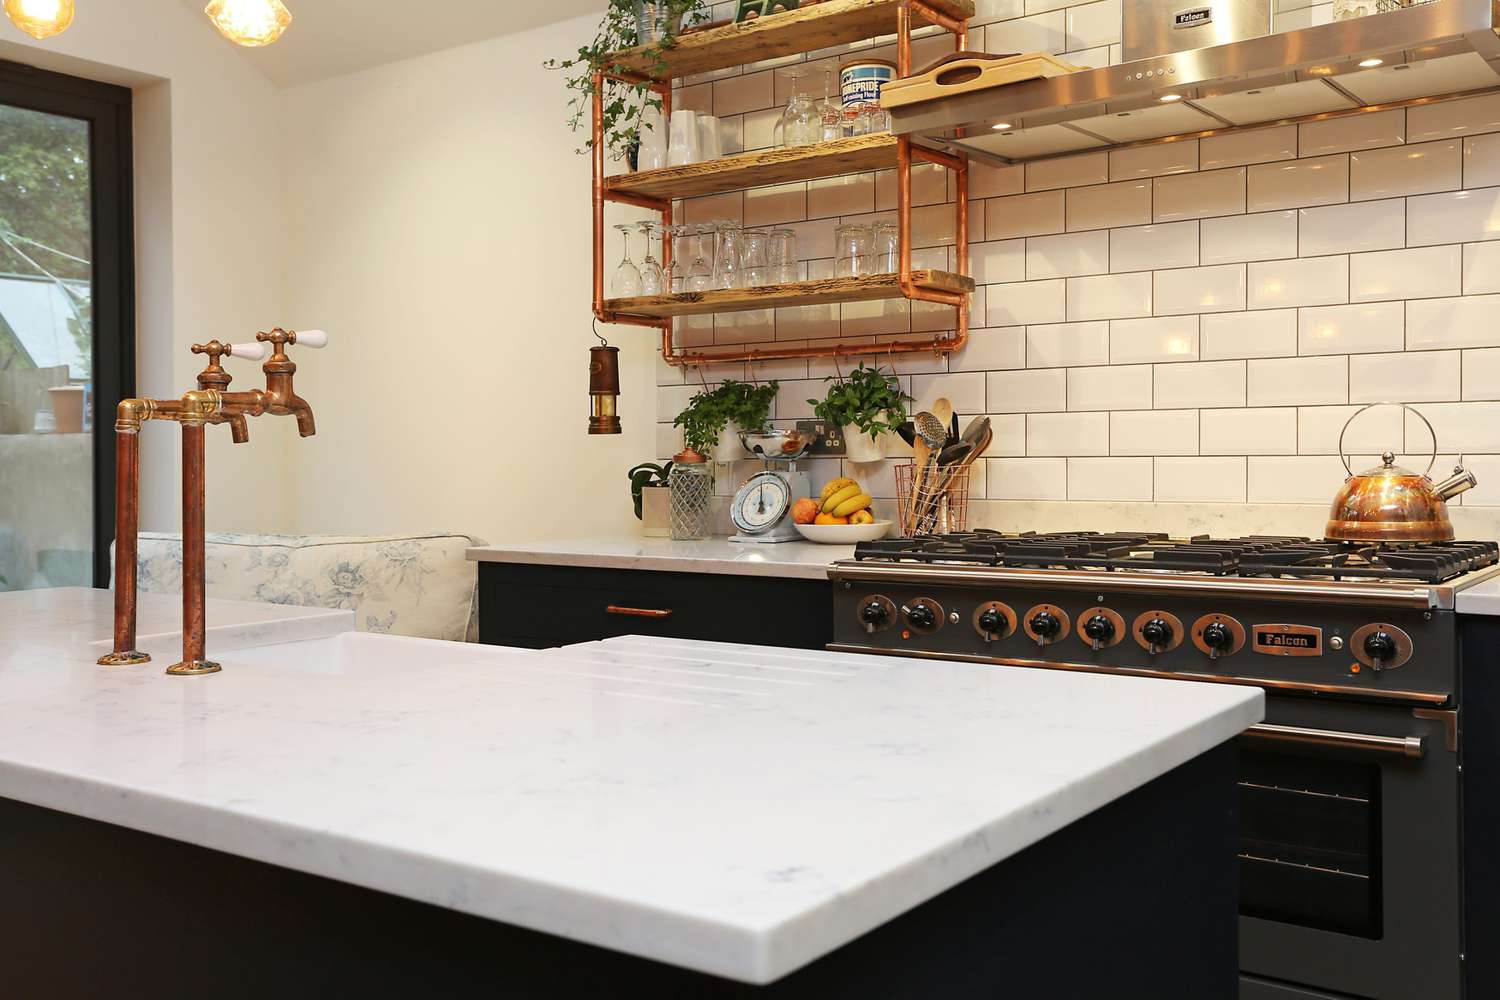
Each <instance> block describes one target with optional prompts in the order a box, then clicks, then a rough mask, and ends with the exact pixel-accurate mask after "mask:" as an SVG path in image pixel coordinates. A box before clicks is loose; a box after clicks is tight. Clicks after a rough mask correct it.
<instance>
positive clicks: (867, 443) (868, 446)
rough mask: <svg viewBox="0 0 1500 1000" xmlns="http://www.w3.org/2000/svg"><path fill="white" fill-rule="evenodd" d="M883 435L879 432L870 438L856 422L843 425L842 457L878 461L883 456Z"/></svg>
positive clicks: (850, 459)
mask: <svg viewBox="0 0 1500 1000" xmlns="http://www.w3.org/2000/svg"><path fill="white" fill-rule="evenodd" d="M885 437H886V435H884V434H880V435H878V436H876V437H875V439H874V440H871V438H870V435H868V434H866V433H864V432H863V431H861V430H860V429H859V425H857V424H845V425H844V457H845V458H846V459H848V460H849V461H851V462H879V461H882V460H884V458H885Z"/></svg>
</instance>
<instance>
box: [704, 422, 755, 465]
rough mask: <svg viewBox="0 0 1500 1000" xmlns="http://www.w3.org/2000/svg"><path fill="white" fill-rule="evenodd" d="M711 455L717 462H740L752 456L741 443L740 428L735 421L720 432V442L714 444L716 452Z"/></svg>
mask: <svg viewBox="0 0 1500 1000" xmlns="http://www.w3.org/2000/svg"><path fill="white" fill-rule="evenodd" d="M709 457H710V458H712V459H713V460H714V461H715V462H738V461H740V460H741V459H744V458H749V457H750V453H749V452H747V451H745V446H744V445H743V444H741V443H740V429H739V427H738V426H737V425H736V424H735V423H734V422H733V421H730V422H729V424H728V425H727V426H725V428H724V430H723V431H721V432H720V433H719V443H718V444H716V445H714V453H713V454H712V455H711V456H709Z"/></svg>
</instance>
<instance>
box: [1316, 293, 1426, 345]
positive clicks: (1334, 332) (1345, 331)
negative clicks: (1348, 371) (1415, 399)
mask: <svg viewBox="0 0 1500 1000" xmlns="http://www.w3.org/2000/svg"><path fill="white" fill-rule="evenodd" d="M1405 335H1406V307H1405V304H1404V303H1401V302H1364V303H1356V304H1355V305H1348V306H1316V307H1313V308H1308V309H1303V310H1301V316H1300V318H1299V323H1298V346H1299V350H1298V353H1300V354H1304V355H1311V354H1368V353H1372V352H1375V351H1399V350H1401V348H1402V347H1403V346H1404V343H1405Z"/></svg>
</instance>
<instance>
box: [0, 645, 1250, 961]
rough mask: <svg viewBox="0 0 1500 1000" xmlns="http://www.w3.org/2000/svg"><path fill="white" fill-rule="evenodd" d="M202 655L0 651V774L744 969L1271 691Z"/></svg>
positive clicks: (874, 913) (1008, 673) (109, 812)
mask: <svg viewBox="0 0 1500 1000" xmlns="http://www.w3.org/2000/svg"><path fill="white" fill-rule="evenodd" d="M219 659H220V660H221V661H222V662H223V663H224V668H225V669H224V672H223V673H221V674H215V675H211V676H207V677H192V678H173V677H167V676H165V675H163V674H162V673H161V671H160V669H159V668H157V667H154V666H153V667H145V668H139V669H128V668H127V669H103V668H99V667H97V666H95V665H94V664H93V663H92V661H91V660H89V659H84V658H77V657H71V658H70V657H68V656H62V655H58V654H56V653H49V652H46V651H45V650H41V649H39V648H37V647H32V648H30V649H20V648H15V647H7V646H4V645H3V644H0V796H5V797H8V798H12V799H16V800H20V801H24V802H30V803H33V804H36V805H40V806H44V807H48V808H53V809H60V810H64V811H67V812H70V813H74V814H78V815H83V816H87V817H90V818H93V819H97V820H103V821H106V822H110V823H115V824H120V825H123V826H127V827H132V828H135V829H139V830H145V831H147V832H151V833H155V834H160V835H163V836H167V837H173V838H177V839H179V840H184V841H189V842H192V843H197V844H202V845H204V846H207V847H211V848H215V849H218V850H222V851H229V852H231V853H234V854H238V855H241V856H245V857H249V858H253V859H256V860H260V861H264V862H269V863H273V864H277V865H282V866H285V867H288V868H293V869H297V870H301V871H305V872H311V873H315V874H318V875H323V876H326V877H330V878H334V879H339V880H342V881H345V882H350V883H354V884H358V885H362V886H367V887H370V888H374V889H378V890H382V891H385V892H390V893H395V894H398V895H402V896H406V897H409V898H413V899H417V900H421V901H425V902H428V903H433V904H437V905H441V906H446V907H450V908H453V909H456V910H460V911H463V912H466V913H470V914H475V915H478V916H481V917H486V918H490V919H494V920H500V921H505V922H507V923H511V924H515V925H519V926H523V927H528V928H531V929H534V930H539V931H543V932H547V933H552V934H557V935H561V936H564V937H568V938H572V939H575V940H579V941H584V942H588V943H591V944H595V945H599V946H602V947H606V948H611V949H615V950H618V951H622V952H627V953H631V954H635V955H640V956H644V957H647V958H651V959H656V960H659V961H664V962H669V963H673V964H676V965H680V966H685V967H688V968H693V969H697V970H700V971H704V972H708V973H713V974H717V975H720V976H726V977H730V978H733V979H737V980H741V981H745V982H751V983H766V982H770V981H773V980H775V979H778V978H780V977H781V976H784V975H786V974H787V973H789V972H792V971H793V970H795V969H797V968H799V967H800V966H802V965H804V964H806V963H808V962H810V961H813V960H814V959H816V958H818V957H820V956H822V955H825V954H827V953H828V952H830V951H832V950H834V949H835V948H837V947H839V946H841V945H843V944H845V943H847V942H849V941H851V940H854V939H855V938H857V937H859V936H861V935H863V934H865V933H867V932H868V931H870V930H872V929H873V928H875V927H877V926H879V925H881V924H883V923H885V922H887V921H889V920H891V919H892V918H894V917H896V916H897V915H899V914H901V913H903V912H905V911H906V910H908V909H910V908H911V907H913V906H915V905H917V904H919V903H921V902H923V901H925V900H927V899H930V898H932V897H933V896H935V895H937V894H939V893H941V892H943V891H944V890H946V889H948V888H950V887H952V886H954V885H956V884H958V883H960V882H962V881H964V880H966V879H968V878H970V877H972V876H974V875H975V874H977V873H978V872H980V871H982V870H984V869H985V868H987V867H989V866H991V865H993V864H995V863H996V862H998V861H1000V860H1002V859H1004V858H1006V857H1009V856H1011V855H1013V854H1015V853H1017V852H1018V851H1021V850H1022V849H1024V848H1025V847H1027V846H1029V845H1031V844H1033V843H1036V842H1037V841H1039V840H1041V839H1043V838H1045V837H1047V836H1049V835H1050V834H1052V833H1053V832H1055V831H1057V830H1058V829H1060V828H1061V827H1063V826H1065V825H1067V824H1069V823H1071V822H1073V821H1074V820H1077V819H1079V818H1080V817H1082V816H1084V815H1086V814H1087V813H1089V812H1092V811H1093V810H1095V809H1097V808H1099V807H1100V806H1103V805H1105V804H1106V803H1108V802H1110V801H1112V800H1114V799H1116V798H1118V797H1120V796H1121V795H1123V794H1125V793H1127V792H1129V791H1131V790H1133V789H1135V788H1137V787H1139V786H1140V785H1142V784H1144V783H1146V782H1148V781H1150V780H1151V779H1153V778H1155V777H1157V776H1159V775H1161V774H1163V773H1165V772H1166V771H1168V770H1170V769H1172V768H1174V767H1176V766H1178V765H1180V764H1182V763H1184V762H1186V761H1188V760H1190V759H1192V758H1193V757H1195V756H1197V755H1199V754H1201V753H1203V752H1205V751H1207V750H1208V749H1210V748H1212V747H1213V746H1215V745H1217V744H1219V743H1222V742H1223V741H1225V740H1228V739H1230V738H1232V737H1233V736H1234V735H1235V734H1237V733H1239V732H1241V731H1242V730H1243V729H1245V727H1247V726H1249V725H1251V724H1253V723H1255V722H1257V721H1259V720H1260V719H1261V718H1262V715H1263V709H1264V701H1263V698H1264V696H1263V694H1262V692H1261V691H1260V690H1259V689H1255V688H1244V687H1236V686H1229V685H1217V684H1193V683H1183V682H1178V681H1166V680H1151V679H1146V678H1125V677H1111V676H1099V675H1092V674H1084V673H1069V672H1063V671H1050V670H1027V669H1022V668H1015V669H1006V668H994V667H986V666H978V665H973V664H963V663H948V662H927V661H921V662H919V661H915V660H906V659H901V658H891V657H874V656H858V655H851V654H841V653H827V652H801V651H796V650H785V649H765V648H761V647H755V646H735V645H720V644H714V643H703V642H691V641H685V640H668V639H643V638H624V639H614V640H609V641H607V642H603V643H596V644H588V645H582V646H574V647H568V648H564V649H557V650H547V651H528V650H517V649H506V648H502V647H487V646H473V645H464V644H460V643H442V642H434V641H429V640H419V639H407V638H401V637H391V636H380V635H370V634H365V633H357V632H350V633H346V634H344V635H341V636H338V637H336V638H331V639H322V640H315V641H307V642H298V643H290V644H285V645H278V646H268V647H263V648H259V649H251V650H239V651H228V652H222V653H221V655H220V656H219ZM1015 905H1017V906H1025V905H1026V902H1025V900H1016V901H1015ZM503 971H504V970H499V969H497V970H496V972H497V975H503Z"/></svg>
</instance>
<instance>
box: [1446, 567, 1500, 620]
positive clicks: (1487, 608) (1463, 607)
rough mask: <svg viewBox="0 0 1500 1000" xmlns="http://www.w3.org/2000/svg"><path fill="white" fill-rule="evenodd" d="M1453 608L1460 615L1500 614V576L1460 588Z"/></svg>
mask: <svg viewBox="0 0 1500 1000" xmlns="http://www.w3.org/2000/svg"><path fill="white" fill-rule="evenodd" d="M1454 608H1455V609H1456V610H1457V611H1458V613H1459V614H1461V615H1500V576H1493V577H1490V578H1489V579H1488V580H1485V581H1484V582H1483V583H1476V584H1475V585H1474V586H1472V587H1470V588H1468V589H1467V590H1460V591H1459V592H1458V596H1457V598H1456V599H1455V601H1454Z"/></svg>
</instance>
